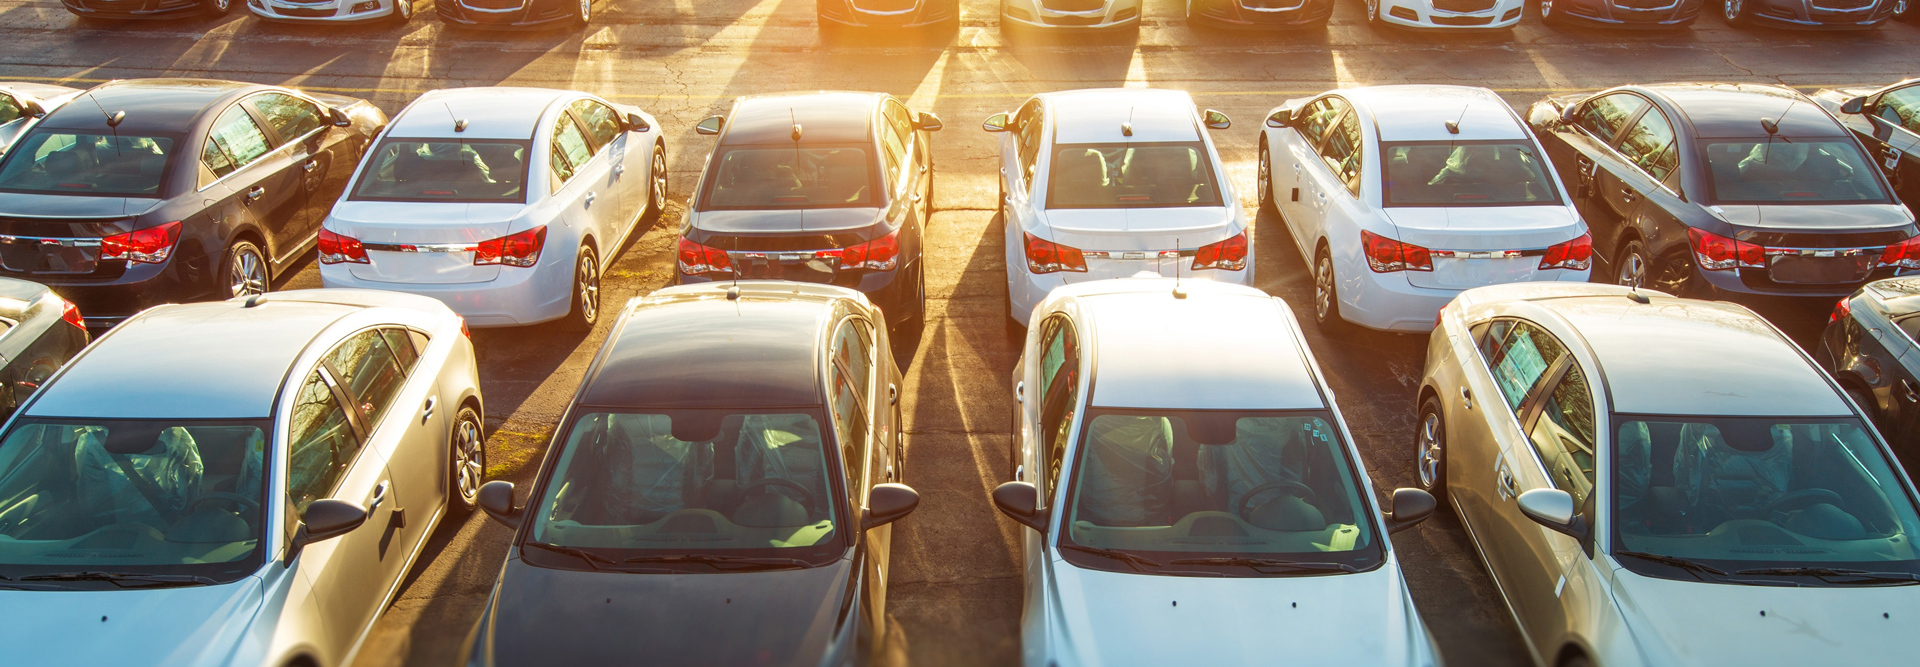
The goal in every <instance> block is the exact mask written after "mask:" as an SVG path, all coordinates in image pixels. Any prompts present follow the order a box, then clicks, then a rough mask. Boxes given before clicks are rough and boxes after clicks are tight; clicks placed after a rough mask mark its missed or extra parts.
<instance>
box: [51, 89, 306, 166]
mask: <svg viewBox="0 0 1920 667" xmlns="http://www.w3.org/2000/svg"><path fill="white" fill-rule="evenodd" d="M271 88H272V86H263V85H259V84H252V83H241V82H238V81H217V80H212V79H132V80H119V81H108V82H106V83H103V84H100V85H98V86H94V87H93V89H92V90H89V91H87V92H86V94H84V95H81V96H78V97H75V98H74V99H73V102H72V103H70V104H65V105H62V106H61V107H60V108H58V109H54V110H53V111H52V112H51V113H48V114H47V117H46V118H44V119H42V120H41V121H40V126H41V127H47V128H58V129H68V130H83V131H91V132H108V131H114V132H120V133H125V134H130V135H139V134H144V133H154V134H172V133H176V132H180V131H183V130H185V129H187V128H188V127H189V126H191V125H192V124H193V123H194V121H195V120H197V119H198V118H199V117H200V115H201V114H203V113H205V112H206V111H207V107H209V106H212V105H213V104H214V103H216V102H219V101H221V100H223V99H226V98H228V97H229V96H231V95H234V94H236V93H239V92H242V91H247V90H251V89H258V90H267V89H271ZM102 110H105V113H102ZM120 111H125V112H127V115H126V117H125V118H124V119H122V120H121V121H120V124H119V125H118V126H115V127H108V125H107V116H109V115H111V114H113V113H115V112H120ZM195 150H198V149H195Z"/></svg>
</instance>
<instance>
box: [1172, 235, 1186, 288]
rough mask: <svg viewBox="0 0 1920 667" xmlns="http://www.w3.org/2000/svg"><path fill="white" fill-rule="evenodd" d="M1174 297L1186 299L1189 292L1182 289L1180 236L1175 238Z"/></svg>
mask: <svg viewBox="0 0 1920 667" xmlns="http://www.w3.org/2000/svg"><path fill="white" fill-rule="evenodd" d="M1173 298H1175V299H1185V298H1187V293H1186V291H1184V290H1181V289H1180V237H1177V236H1176V237H1174V239H1173Z"/></svg>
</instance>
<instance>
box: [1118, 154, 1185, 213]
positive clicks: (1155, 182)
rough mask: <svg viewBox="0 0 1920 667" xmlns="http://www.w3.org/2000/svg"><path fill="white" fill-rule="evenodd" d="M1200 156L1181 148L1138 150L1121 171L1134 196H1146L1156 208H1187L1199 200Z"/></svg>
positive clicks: (1123, 179) (1124, 181) (1127, 187)
mask: <svg viewBox="0 0 1920 667" xmlns="http://www.w3.org/2000/svg"><path fill="white" fill-rule="evenodd" d="M1197 158H1198V156H1196V155H1195V153H1194V151H1193V150H1192V149H1189V148H1185V147H1179V146H1164V147H1148V148H1135V149H1133V150H1132V151H1130V152H1129V155H1128V156H1127V162H1126V164H1125V165H1123V166H1122V168H1121V174H1123V176H1122V182H1123V183H1125V185H1126V190H1127V192H1128V193H1130V194H1142V195H1146V196H1147V197H1149V198H1150V200H1151V201H1152V202H1153V203H1156V204H1185V203H1188V202H1191V201H1193V200H1194V199H1195V198H1196V197H1197V193H1196V191H1197V190H1198V189H1199V188H1200V185H1199V180H1200V179H1199V178H1197V177H1196V175H1195V174H1196V172H1197V171H1198V168H1199V165H1197V164H1195V162H1196V160H1197Z"/></svg>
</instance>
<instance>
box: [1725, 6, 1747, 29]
mask: <svg viewBox="0 0 1920 667" xmlns="http://www.w3.org/2000/svg"><path fill="white" fill-rule="evenodd" d="M1720 13H1721V15H1722V16H1725V17H1726V18H1727V25H1733V26H1741V27H1745V26H1746V25H1747V23H1748V14H1747V0H1721V2H1720Z"/></svg>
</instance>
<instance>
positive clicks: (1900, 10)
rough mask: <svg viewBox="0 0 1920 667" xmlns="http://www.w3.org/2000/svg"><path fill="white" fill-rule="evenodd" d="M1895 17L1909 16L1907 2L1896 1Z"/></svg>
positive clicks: (1905, 0) (1894, 6)
mask: <svg viewBox="0 0 1920 667" xmlns="http://www.w3.org/2000/svg"><path fill="white" fill-rule="evenodd" d="M1893 15H1894V16H1906V15H1907V0H1894V3H1893Z"/></svg>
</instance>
